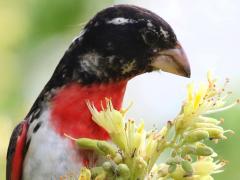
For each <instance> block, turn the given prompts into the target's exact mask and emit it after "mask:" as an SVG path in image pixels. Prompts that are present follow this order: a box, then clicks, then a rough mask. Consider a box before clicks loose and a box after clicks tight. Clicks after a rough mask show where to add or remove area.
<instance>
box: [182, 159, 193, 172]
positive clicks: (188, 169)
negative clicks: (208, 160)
mask: <svg viewBox="0 0 240 180" xmlns="http://www.w3.org/2000/svg"><path fill="white" fill-rule="evenodd" d="M181 166H182V168H183V170H184V171H185V172H186V173H187V174H192V173H193V168H192V165H191V163H190V162H189V161H182V162H181Z"/></svg>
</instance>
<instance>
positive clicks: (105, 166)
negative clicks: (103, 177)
mask: <svg viewBox="0 0 240 180" xmlns="http://www.w3.org/2000/svg"><path fill="white" fill-rule="evenodd" d="M102 167H103V169H104V170H105V171H110V170H112V164H111V163H110V162H109V161H106V162H104V163H103V165H102Z"/></svg>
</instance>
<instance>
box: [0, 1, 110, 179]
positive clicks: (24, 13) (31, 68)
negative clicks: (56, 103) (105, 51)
mask: <svg viewBox="0 0 240 180" xmlns="http://www.w3.org/2000/svg"><path fill="white" fill-rule="evenodd" d="M112 4H113V1H112V0H101V1H99V0H88V1H84V0H50V1H49V0H41V1H37V0H21V1H17V0H8V1H5V0H0V179H5V163H6V161H5V158H6V149H7V146H8V141H9V138H10V134H11V132H12V129H13V127H14V126H15V125H16V124H17V123H18V122H19V121H20V120H21V119H22V118H24V115H26V113H27V111H28V109H29V108H30V106H31V104H32V103H33V101H34V99H33V96H35V97H36V94H38V93H39V91H40V90H41V88H40V89H38V90H37V92H35V93H33V94H34V95H33V96H31V94H32V93H31V91H32V89H34V86H35V85H36V84H40V85H39V86H43V85H44V83H46V78H45V79H44V78H43V76H40V77H36V79H35V78H33V81H38V82H34V83H31V82H29V77H32V76H35V75H36V74H35V73H36V71H38V65H39V63H38V62H37V61H41V62H40V64H44V63H47V65H48V63H49V62H48V61H50V60H49V58H48V54H47V53H48V51H51V52H52V51H58V50H59V46H61V45H59V42H60V43H61V44H62V46H66V47H67V44H69V41H71V39H72V38H73V36H74V35H75V36H76V35H77V34H78V33H79V32H80V30H81V25H79V24H82V23H85V22H86V21H88V20H89V19H90V18H91V17H92V16H93V15H95V13H96V12H97V11H99V10H101V9H103V8H105V7H107V6H110V5H112ZM53 37H54V38H55V40H54V42H53V43H50V44H51V45H49V44H48V43H47V42H48V40H49V39H52V38H53ZM59 39H60V40H59ZM65 43H66V44H65ZM48 45H49V46H48ZM39 47H44V48H45V49H40V50H39ZM66 47H65V48H66ZM58 53H59V55H58ZM58 53H56V54H57V55H53V56H54V57H55V58H54V59H56V60H55V61H53V63H49V64H50V65H51V66H50V68H52V69H53V68H54V66H55V64H54V63H56V62H57V61H58V60H59V58H60V56H61V55H62V54H63V53H64V51H60V52H58ZM56 56H57V57H56ZM36 57H38V58H36ZM52 58H53V57H52ZM43 66H46V65H45V64H44V65H43ZM41 71H42V73H44V72H46V74H47V76H48V77H49V76H50V73H51V72H50V71H45V69H43V70H41ZM44 81H45V82H44ZM37 88H38V85H37ZM27 94H30V96H31V97H30V98H29V97H27Z"/></svg>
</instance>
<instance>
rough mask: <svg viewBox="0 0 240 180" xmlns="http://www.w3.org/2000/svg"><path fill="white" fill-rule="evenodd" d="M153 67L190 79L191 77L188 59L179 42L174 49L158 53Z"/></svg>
mask: <svg viewBox="0 0 240 180" xmlns="http://www.w3.org/2000/svg"><path fill="white" fill-rule="evenodd" d="M151 65H152V67H153V68H154V69H158V70H159V69H160V70H162V71H165V72H169V73H173V74H177V75H180V76H184V77H188V78H189V77H190V76H191V70H190V65H189V62H188V58H187V56H186V54H185V52H184V50H183V48H182V46H181V44H180V43H179V42H178V43H177V45H176V46H175V48H173V49H167V50H162V51H160V52H158V54H157V56H155V57H154V59H153V61H152V64H151Z"/></svg>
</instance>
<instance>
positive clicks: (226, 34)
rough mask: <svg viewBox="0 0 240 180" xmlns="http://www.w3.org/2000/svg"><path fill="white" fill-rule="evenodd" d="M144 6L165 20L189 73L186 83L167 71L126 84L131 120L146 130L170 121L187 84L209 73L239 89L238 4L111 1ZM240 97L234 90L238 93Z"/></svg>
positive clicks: (226, 1)
mask: <svg viewBox="0 0 240 180" xmlns="http://www.w3.org/2000/svg"><path fill="white" fill-rule="evenodd" d="M116 2H117V3H131V4H135V5H139V6H141V7H145V8H147V9H149V10H152V11H153V12H155V13H157V14H158V15H159V16H161V17H162V18H164V19H165V20H166V21H167V22H168V23H169V24H170V25H171V26H172V28H173V29H174V31H175V33H176V35H177V37H178V39H179V41H180V42H181V44H182V46H183V47H184V49H185V51H186V53H187V55H188V58H189V61H190V64H191V70H192V77H191V79H190V80H189V79H185V78H181V77H177V76H173V75H170V74H167V73H161V74H160V73H154V74H146V75H142V76H139V77H137V78H135V79H133V80H131V82H130V83H129V85H128V88H127V93H126V96H125V106H126V104H128V102H129V101H131V100H132V101H133V102H134V106H133V107H132V108H131V110H130V112H129V116H130V117H134V118H136V119H139V118H143V119H144V120H145V121H149V123H147V126H148V127H151V126H152V125H153V124H156V125H157V127H159V125H161V124H162V123H161V122H159V120H162V121H164V120H168V119H171V118H173V117H174V116H175V115H176V114H177V113H178V111H179V108H180V105H181V102H182V100H183V99H184V97H185V94H186V84H187V83H188V82H190V81H199V80H205V79H206V78H205V75H206V72H207V71H208V70H209V69H212V70H213V71H214V74H216V75H217V76H219V77H221V78H222V79H224V78H225V77H229V78H230V79H232V80H231V83H232V84H234V85H235V86H236V89H237V90H239V89H240V88H238V86H237V83H239V82H240V57H239V52H240V45H239V44H240V19H239V18H240V10H239V9H240V1H237V0H235V1H233V0H232V1H229V0H211V1H209V0H201V1H192V0H181V1H180V0H132V1H124V0H121V1H116ZM238 93H239V92H238Z"/></svg>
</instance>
